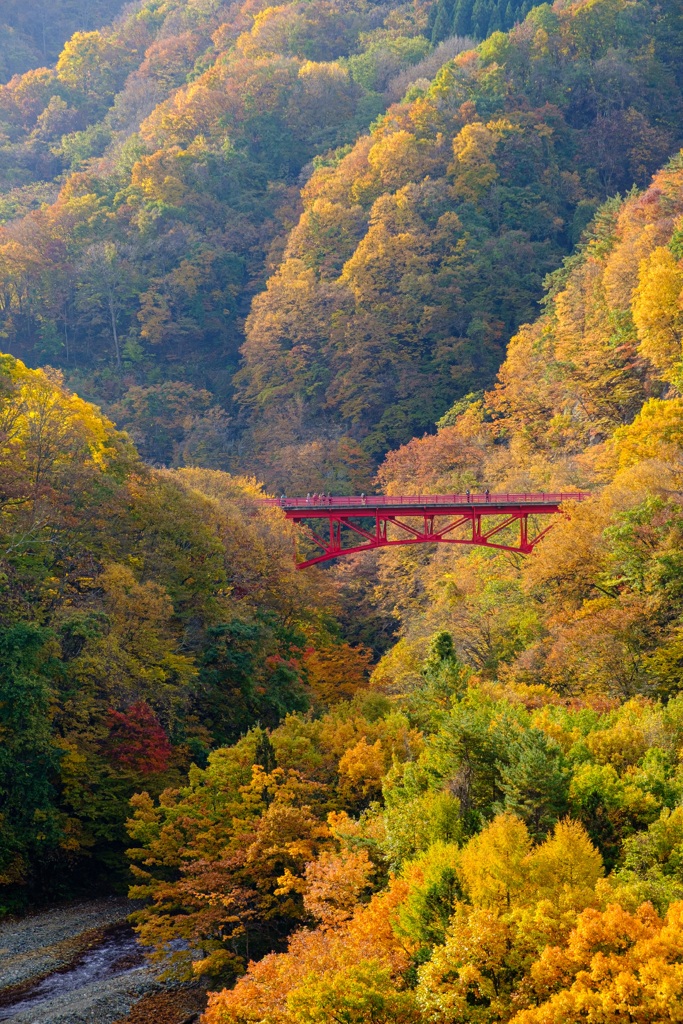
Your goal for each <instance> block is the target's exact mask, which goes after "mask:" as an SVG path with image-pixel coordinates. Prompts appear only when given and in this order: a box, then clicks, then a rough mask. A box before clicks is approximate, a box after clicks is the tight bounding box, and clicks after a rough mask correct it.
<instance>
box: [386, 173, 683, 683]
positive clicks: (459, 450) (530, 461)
mask: <svg viewBox="0 0 683 1024" xmlns="http://www.w3.org/2000/svg"><path fill="white" fill-rule="evenodd" d="M682 228H683V157H682V156H678V157H675V158H674V159H673V161H672V162H671V163H670V164H669V166H668V167H667V168H665V169H664V170H663V171H661V172H659V173H658V174H657V175H655V177H654V180H653V182H652V184H651V185H650V187H649V188H648V189H647V190H645V191H644V192H643V193H642V194H634V195H632V196H631V197H630V198H629V199H627V200H626V201H616V200H615V201H610V202H609V203H607V204H606V206H605V207H603V208H602V209H601V211H600V213H599V215H598V217H597V218H596V220H595V222H594V224H593V226H592V228H591V231H590V232H589V236H588V240H587V241H586V242H585V243H584V245H583V246H582V247H581V249H580V251H579V252H578V253H577V254H576V255H574V256H572V257H571V258H570V259H569V260H568V261H567V262H566V264H565V266H564V268H562V269H561V270H559V271H557V273H555V274H554V275H552V277H551V278H550V279H549V291H548V296H547V304H546V313H545V314H544V316H542V317H541V318H540V319H539V320H537V321H536V322H535V323H533V324H531V325H526V326H524V327H523V328H522V330H521V331H520V333H519V334H518V335H517V336H516V337H515V338H513V339H512V342H511V343H510V347H509V351H508V355H507V358H506V361H505V363H504V364H503V366H502V368H501V370H500V373H499V376H498V381H497V384H496V386H495V388H494V389H493V390H492V391H491V392H489V393H488V394H487V395H486V396H485V397H484V398H478V397H477V396H476V395H473V396H471V398H470V403H469V405H468V407H467V409H466V410H465V411H462V408H461V409H460V410H458V409H457V408H456V409H455V410H453V413H452V415H451V416H449V417H446V418H445V422H446V424H447V425H444V426H442V427H441V429H440V430H439V431H438V433H437V434H436V435H435V436H431V437H425V438H423V439H420V440H414V441H412V442H411V443H410V444H409V445H407V446H405V447H404V448H402V449H399V450H398V451H396V452H394V453H392V454H391V455H390V456H389V457H388V458H387V460H386V462H385V464H384V466H383V467H382V469H381V471H380V475H381V478H382V482H383V484H384V485H385V486H386V487H387V488H388V489H389V490H395V491H401V490H402V489H403V488H405V487H407V486H411V487H418V488H419V489H422V490H425V491H436V492H438V491H446V492H448V491H452V490H460V489H462V488H463V487H466V486H471V487H477V486H479V487H484V486H489V487H491V488H494V489H495V488H500V489H502V490H507V489H510V490H525V489H533V490H553V489H555V488H560V489H562V488H568V487H581V488H592V489H595V490H596V497H595V499H594V500H593V501H591V502H590V503H587V504H585V505H582V506H581V507H579V508H576V509H575V510H573V511H570V512H569V516H568V518H567V520H566V521H565V522H562V523H560V524H558V525H557V526H556V527H555V528H554V529H553V531H552V532H551V533H550V534H549V536H548V538H547V540H546V541H545V542H544V544H543V545H542V547H541V548H540V549H539V551H538V552H537V554H536V555H535V556H534V557H533V558H530V559H529V560H526V561H524V562H523V563H522V564H520V565H517V564H512V563H511V564H507V565H506V564H505V563H503V564H501V562H500V560H495V561H494V562H491V560H490V559H489V558H488V557H487V556H481V555H472V556H468V555H466V556H464V557H463V556H460V555H459V554H458V553H457V552H451V551H448V550H444V549H441V550H438V551H437V552H435V553H434V555H433V556H428V557H426V558H424V559H419V558H418V559H415V558H413V557H412V556H406V557H405V558H404V557H403V556H402V555H401V556H400V557H396V558H394V557H393V556H392V555H389V556H387V557H386V563H385V566H384V576H385V580H386V586H387V588H388V593H389V594H390V600H392V601H393V602H394V604H398V606H400V607H401V608H402V609H403V611H404V616H405V617H404V627H405V630H406V639H405V640H404V641H403V642H402V644H403V648H404V651H405V652H406V655H407V657H408V660H410V657H411V656H410V655H409V653H408V652H409V649H410V648H411V644H413V643H417V648H413V650H416V649H419V645H420V637H422V638H423V641H422V642H426V638H427V637H428V635H429V633H430V632H431V631H432V630H433V629H434V628H438V627H440V626H442V625H445V624H446V623H449V628H450V629H452V630H454V635H455V636H456V646H457V647H458V650H459V651H460V653H461V654H462V655H463V656H466V657H467V659H468V660H469V661H472V662H473V663H474V664H475V665H476V667H477V668H478V669H480V670H482V671H484V672H486V673H496V672H498V671H501V667H502V669H503V670H504V672H505V674H506V677H507V676H508V675H510V674H512V678H519V679H524V680H526V681H529V682H534V683H536V682H538V683H548V684H550V685H552V686H554V687H557V688H558V689H559V690H560V692H563V693H571V692H574V691H582V692H583V691H584V690H585V689H586V688H588V689H590V690H594V689H597V690H598V691H601V692H602V691H607V692H609V693H611V694H612V695H619V696H622V697H623V696H628V695H630V694H633V693H641V692H642V693H652V692H661V693H666V694H668V693H670V692H676V691H677V689H678V686H679V685H680V684H679V679H680V673H679V669H678V668H677V667H676V666H677V665H678V661H677V659H678V657H679V655H678V654H677V653H676V651H678V645H679V643H680V640H679V631H680V616H681V613H682V611H683V609H682V608H681V607H680V604H679V600H680V598H679V588H678V584H677V582H676V580H677V577H678V575H679V563H680V558H681V552H680V544H681V540H680V538H681V533H680V531H681V504H680V486H681V481H680V458H681V445H682V444H683V418H682V417H683V400H682V399H681V397H680V388H681V382H682V378H681V368H682V365H683V364H682V357H683V352H682V349H681V345H682V342H683V319H682V309H683V298H682V296H683V247H682V246H681V238H682V235H681V229H682ZM462 404H463V405H465V404H467V403H462ZM418 563H421V564H418ZM399 567H400V568H399ZM397 578H403V579H406V580H407V581H410V582H409V584H408V586H407V587H406V590H405V592H404V594H403V595H402V597H400V598H399V600H398V601H397V600H396V598H397V594H396V586H395V582H396V579H397ZM445 581H449V582H448V583H446V582H445ZM492 602H493V603H492ZM494 620H495V622H494ZM491 626H493V631H490V627H491ZM390 657H391V658H393V659H396V658H398V662H397V664H398V663H400V657H401V655H400V651H396V650H395V651H394V652H393V654H392V655H391V656H390ZM387 671H389V674H391V670H390V669H388V670H387Z"/></svg>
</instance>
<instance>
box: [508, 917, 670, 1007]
mask: <svg viewBox="0 0 683 1024" xmlns="http://www.w3.org/2000/svg"><path fill="white" fill-rule="evenodd" d="M531 982H532V989H531V991H532V993H533V996H534V1001H538V1005H537V1006H534V1007H532V1008H530V1009H527V1010H521V1011H520V1012H519V1013H517V1014H516V1015H515V1016H514V1017H512V1020H513V1021H514V1022H515V1024H564V1022H566V1021H569V1020H586V1021H591V1022H595V1024H620V1022H621V1021H623V1020H629V1021H634V1022H638V1024H657V1022H659V1021H680V1020H682V1019H683V903H673V904H672V905H671V906H670V907H669V910H668V911H667V913H666V915H665V917H664V918H663V919H662V918H660V917H659V915H658V914H657V913H656V912H655V910H654V909H653V907H652V905H651V904H648V903H646V904H644V905H643V906H641V907H640V908H639V909H638V910H637V911H636V912H635V913H633V914H632V913H629V912H628V911H626V910H623V909H622V908H621V907H620V906H618V905H611V906H609V907H607V909H606V910H604V911H602V912H600V911H598V910H591V909H588V910H585V911H584V913H583V914H582V915H581V916H580V918H579V920H578V922H577V925H576V928H575V929H574V930H573V931H572V933H571V934H570V935H569V937H568V939H567V941H566V944H565V945H562V946H556V945H551V946H548V948H547V949H545V950H544V951H543V953H542V954H541V956H540V957H539V959H538V961H537V962H536V963H535V964H534V966H533V968H532V970H531Z"/></svg>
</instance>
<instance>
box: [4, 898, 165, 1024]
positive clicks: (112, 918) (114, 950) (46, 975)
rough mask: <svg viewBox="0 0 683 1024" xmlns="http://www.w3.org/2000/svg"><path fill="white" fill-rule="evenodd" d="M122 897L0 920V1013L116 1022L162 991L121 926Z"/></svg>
mask: <svg viewBox="0 0 683 1024" xmlns="http://www.w3.org/2000/svg"><path fill="white" fill-rule="evenodd" d="M133 909H134V905H133V904H131V902H130V901H129V900H125V899H107V900H94V901H91V902H88V903H77V904H71V905H69V906H63V907H59V908H56V909H53V910H49V911H45V912H43V913H39V914H34V915H31V916H30V917H26V918H23V919H21V920H18V921H5V922H3V923H2V924H0V1020H1V1021H11V1022H12V1024H114V1022H115V1021H117V1020H121V1018H125V1017H126V1015H127V1014H128V1013H129V1011H130V1009H131V1007H132V1006H133V1005H134V1004H135V1003H136V1002H137V1001H138V1000H139V999H140V998H141V997H142V996H143V995H145V994H147V993H154V992H162V991H163V989H164V986H163V985H161V984H160V983H159V981H158V980H157V976H156V972H155V970H154V969H153V968H152V967H150V966H149V965H147V964H146V963H145V962H144V959H143V956H142V953H141V951H140V950H139V948H138V947H137V946H136V944H135V942H134V939H133V936H132V933H131V932H130V930H129V929H127V928H126V927H125V921H126V918H127V916H128V914H130V913H131V911H132V910H133Z"/></svg>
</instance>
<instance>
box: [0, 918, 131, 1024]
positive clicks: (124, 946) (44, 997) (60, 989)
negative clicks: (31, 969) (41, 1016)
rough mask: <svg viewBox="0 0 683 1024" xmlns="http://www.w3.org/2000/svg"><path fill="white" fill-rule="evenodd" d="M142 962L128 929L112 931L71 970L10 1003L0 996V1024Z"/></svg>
mask: <svg viewBox="0 0 683 1024" xmlns="http://www.w3.org/2000/svg"><path fill="white" fill-rule="evenodd" d="M144 962H145V958H144V951H143V949H142V947H141V946H140V945H139V943H138V942H137V939H136V937H135V933H134V932H133V931H132V929H131V928H129V927H128V926H121V927H118V928H112V929H111V930H110V931H109V932H108V933H107V935H106V936H105V938H104V940H103V941H102V942H101V944H100V945H99V946H96V947H95V948H94V949H89V950H88V951H87V952H86V953H83V954H82V956H81V957H79V959H78V960H77V961H76V963H75V964H73V965H72V966H71V967H68V968H66V969H64V970H62V971H57V972H56V973H55V974H51V975H50V976H49V977H47V978H44V979H43V980H42V981H39V982H36V984H35V985H33V986H32V987H31V988H29V989H28V990H24V991H23V992H22V993H21V994H17V995H16V997H15V998H14V999H12V997H11V996H8V998H7V1002H5V1003H2V1001H1V1000H2V997H1V996H0V1021H2V1020H11V1019H12V1017H14V1016H15V1015H16V1014H19V1013H25V1012H26V1011H28V1010H31V1009H32V1008H38V1007H39V1006H40V1005H41V1004H43V1003H46V1002H48V1001H49V1000H51V999H55V998H57V997H58V996H62V995H65V994H66V993H68V992H76V991H77V990H79V989H83V988H85V987H86V986H88V985H92V984H93V983H94V982H99V981H104V980H105V979H107V978H113V977H117V976H121V975H124V974H130V973H132V972H134V971H139V970H140V969H141V968H142V967H143V966H144Z"/></svg>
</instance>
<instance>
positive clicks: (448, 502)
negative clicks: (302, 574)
mask: <svg viewBox="0 0 683 1024" xmlns="http://www.w3.org/2000/svg"><path fill="white" fill-rule="evenodd" d="M588 497H589V495H588V494H584V493H582V492H573V493H559V492H558V493H554V494H540V493H539V494H486V493H484V494H421V495H415V496H412V497H403V496H399V497H394V496H392V495H376V494H369V495H367V496H366V495H361V496H360V497H354V498H328V497H326V496H324V495H323V496H317V495H315V496H313V497H306V498H264V499H263V500H262V501H261V502H260V504H262V505H276V506H278V507H280V508H282V510H283V511H284V513H285V515H286V517H287V519H291V520H292V522H295V523H306V526H307V527H308V536H309V537H310V539H312V540H313V541H314V542H315V543H316V544H317V545H318V546H319V547H320V548H321V549H322V554H319V555H316V556H315V557H313V558H307V559H306V560H305V561H303V562H298V563H297V568H299V569H305V568H307V566H309V565H315V564H316V563H317V562H326V561H327V560H328V559H330V558H338V557H339V556H340V555H352V554H354V553H355V552H357V551H371V550H373V549H374V548H384V547H391V546H394V545H398V544H434V543H438V544H475V545H478V546H479V547H485V548H496V549H498V550H500V551H515V552H518V553H520V554H525V555H526V554H528V553H529V552H530V551H531V550H532V549H533V548H534V546H535V545H536V544H538V542H539V540H540V539H541V537H544V536H545V534H546V533H547V532H548V530H549V529H550V528H551V526H552V525H553V524H552V523H547V522H545V520H541V521H540V522H539V521H538V517H539V516H549V515H556V514H558V513H562V505H563V504H564V503H565V502H569V501H584V500H585V499H586V498H588ZM530 517H531V522H530V521H529V520H530ZM320 526H325V531H324V533H325V537H323V536H321V534H320V533H319V532H318V531H319V529H320ZM513 531H514V534H515V536H514V537H512V536H510V535H511V534H512V533H513ZM327 536H329V539H326V537H327ZM359 537H362V538H363V543H362V544H359V543H358V538H359ZM494 538H495V539H494ZM353 541H355V542H356V543H355V544H354V543H353ZM349 542H350V543H349Z"/></svg>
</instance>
